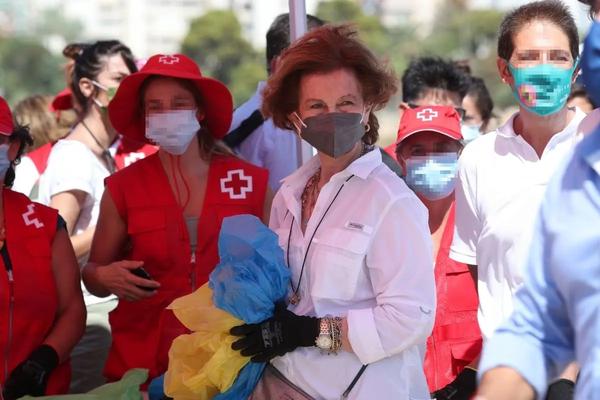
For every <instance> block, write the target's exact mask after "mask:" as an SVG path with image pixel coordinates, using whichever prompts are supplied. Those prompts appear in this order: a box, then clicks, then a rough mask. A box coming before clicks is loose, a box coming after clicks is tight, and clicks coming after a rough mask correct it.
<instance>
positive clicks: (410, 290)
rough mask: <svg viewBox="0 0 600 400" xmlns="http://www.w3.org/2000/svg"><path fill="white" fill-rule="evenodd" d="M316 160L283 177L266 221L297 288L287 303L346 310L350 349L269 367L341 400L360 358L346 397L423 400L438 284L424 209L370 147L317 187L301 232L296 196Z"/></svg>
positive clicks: (304, 308) (305, 351)
mask: <svg viewBox="0 0 600 400" xmlns="http://www.w3.org/2000/svg"><path fill="white" fill-rule="evenodd" d="M318 167H319V158H318V156H316V157H314V158H313V159H311V160H310V161H309V162H308V163H306V164H305V165H303V166H302V167H301V168H300V169H299V170H298V171H296V172H295V173H293V174H292V175H290V176H289V177H288V178H286V179H285V180H284V181H283V185H282V187H281V189H280V190H279V192H278V193H277V195H276V196H275V199H274V201H273V208H272V211H271V222H270V226H271V228H272V229H273V230H274V231H275V232H277V234H278V235H279V242H280V245H281V246H282V248H283V250H284V253H285V254H286V255H287V256H288V257H289V267H290V269H291V271H292V285H293V287H294V289H295V288H296V287H299V289H298V294H299V296H300V301H299V303H298V304H297V305H290V306H289V309H290V310H291V311H293V312H294V313H296V314H299V315H311V316H317V317H324V316H328V315H331V316H339V317H346V318H347V321H348V330H349V332H348V336H349V341H350V345H351V346H352V349H353V350H354V354H353V353H349V352H344V351H340V352H339V353H338V354H337V355H327V354H324V353H322V352H321V350H319V349H318V348H316V347H302V348H298V349H296V350H294V351H293V352H290V353H287V354H286V355H284V356H283V357H278V358H275V359H274V360H273V361H272V364H273V365H274V366H275V367H276V368H277V369H278V370H279V371H280V372H281V373H282V374H283V375H284V376H285V377H286V378H287V379H289V380H290V381H291V382H292V383H294V384H296V385H297V386H299V387H300V388H302V389H303V390H305V391H306V392H307V393H308V394H310V395H311V396H313V397H315V398H316V399H339V398H340V396H341V394H342V393H343V392H344V391H345V390H346V388H347V387H348V386H349V385H350V383H351V381H352V380H353V378H354V377H355V376H356V374H357V372H358V371H359V370H360V368H361V366H362V365H363V364H369V366H368V368H367V369H366V370H365V372H364V374H363V375H362V376H361V377H360V379H359V380H358V382H357V384H356V386H355V387H354V388H353V389H352V391H351V392H350V396H349V398H350V399H429V391H428V388H427V384H426V381H425V376H424V373H423V365H422V364H423V355H424V347H425V342H426V340H427V337H428V336H429V334H430V333H431V329H432V327H433V323H434V318H435V284H434V274H433V265H434V263H433V251H432V244H431V235H430V233H429V226H428V222H427V220H428V214H427V209H426V208H425V207H424V206H423V204H422V203H421V202H420V201H419V200H418V198H417V197H416V196H415V195H414V194H413V192H412V191H411V190H410V189H408V187H407V186H406V185H405V184H404V182H403V181H402V180H401V179H400V178H398V177H397V176H396V175H395V174H394V173H393V172H392V171H391V170H390V169H389V168H387V167H386V166H385V165H384V164H383V163H382V161H381V154H380V152H379V151H371V152H369V153H367V154H365V155H363V156H362V157H360V158H359V159H357V160H355V161H354V162H353V163H351V164H350V165H349V166H348V167H347V168H346V169H345V170H343V171H342V172H339V173H337V174H336V175H334V176H333V177H332V178H331V179H330V181H329V182H328V183H327V184H326V185H325V186H323V188H322V189H321V192H320V194H319V197H318V199H317V202H316V205H315V208H314V211H313V214H312V215H311V217H310V219H309V221H308V224H307V227H306V232H304V234H303V233H302V231H301V229H300V221H301V200H300V198H301V194H302V192H303V190H304V187H305V185H306V182H307V181H308V179H309V177H310V176H312V175H313V174H314V173H315V172H316V170H317V168H318ZM342 186H343V187H342ZM340 188H341V189H340ZM336 195H337V197H336ZM311 238H312V243H311ZM288 243H289V246H288ZM309 244H310V248H309ZM307 250H308V254H307V255H306V262H305V265H304V272H302V265H303V260H304V258H305V254H306V252H307ZM298 282H300V284H299V286H298ZM290 294H291V289H290Z"/></svg>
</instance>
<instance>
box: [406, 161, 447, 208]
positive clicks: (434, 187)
mask: <svg viewBox="0 0 600 400" xmlns="http://www.w3.org/2000/svg"><path fill="white" fill-rule="evenodd" d="M457 166H458V154H457V153H437V154H429V155H426V156H413V157H410V158H409V159H408V160H406V178H405V181H406V184H407V185H408V187H410V188H411V189H412V190H414V191H415V193H417V194H419V195H421V196H423V197H425V198H426V199H427V200H431V201H435V200H440V199H443V198H445V197H448V196H449V195H451V194H452V192H453V191H454V184H455V183H456V169H457Z"/></svg>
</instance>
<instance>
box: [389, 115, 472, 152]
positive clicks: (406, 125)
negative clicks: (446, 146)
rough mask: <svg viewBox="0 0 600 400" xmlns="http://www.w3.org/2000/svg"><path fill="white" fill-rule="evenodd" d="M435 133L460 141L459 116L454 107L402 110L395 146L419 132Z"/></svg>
mask: <svg viewBox="0 0 600 400" xmlns="http://www.w3.org/2000/svg"><path fill="white" fill-rule="evenodd" d="M425 131H428V132H437V133H440V134H442V135H446V136H448V137H450V138H452V139H455V140H462V138H463V136H462V133H461V131H460V116H459V115H458V112H457V111H456V110H455V109H454V107H450V106H423V107H416V108H408V109H406V110H404V113H403V114H402V118H400V126H399V128H398V136H397V137H396V144H398V143H400V142H402V141H403V140H404V139H406V138H407V137H409V136H411V135H414V134H415V133H419V132H425Z"/></svg>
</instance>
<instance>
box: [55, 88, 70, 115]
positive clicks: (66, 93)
mask: <svg viewBox="0 0 600 400" xmlns="http://www.w3.org/2000/svg"><path fill="white" fill-rule="evenodd" d="M71 95H72V93H71V89H69V88H68V87H66V88H64V89H63V90H61V91H60V92H58V93H57V94H56V96H54V99H52V103H50V111H64V110H70V109H71V108H73V98H72V97H71Z"/></svg>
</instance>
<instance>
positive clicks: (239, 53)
mask: <svg viewBox="0 0 600 400" xmlns="http://www.w3.org/2000/svg"><path fill="white" fill-rule="evenodd" d="M181 51H182V52H183V53H184V54H186V55H188V56H190V57H192V58H193V59H194V60H195V61H196V62H197V63H198V64H199V65H200V67H201V68H202V71H203V73H204V74H206V75H208V76H211V77H214V78H216V79H219V80H220V81H222V82H223V83H225V84H226V85H227V86H228V87H229V89H230V90H231V92H232V93H233V97H234V101H235V103H236V104H240V103H241V102H243V101H245V100H247V99H248V98H249V97H250V96H251V95H252V94H253V93H254V90H255V89H256V83H257V81H259V80H261V79H264V78H266V75H267V74H266V69H265V68H266V67H265V65H264V61H263V59H262V58H261V57H260V56H259V54H258V52H257V51H256V50H254V48H253V47H252V45H251V44H250V43H249V42H248V41H247V40H246V39H244V37H243V36H242V27H241V25H240V23H239V21H238V19H237V17H236V16H235V14H234V13H233V12H232V11H224V10H214V11H209V12H207V13H206V14H204V15H202V16H201V17H199V18H196V19H194V20H193V21H192V23H191V24H190V28H189V31H188V33H187V35H186V36H185V38H184V39H183V43H182V45H181Z"/></svg>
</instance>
